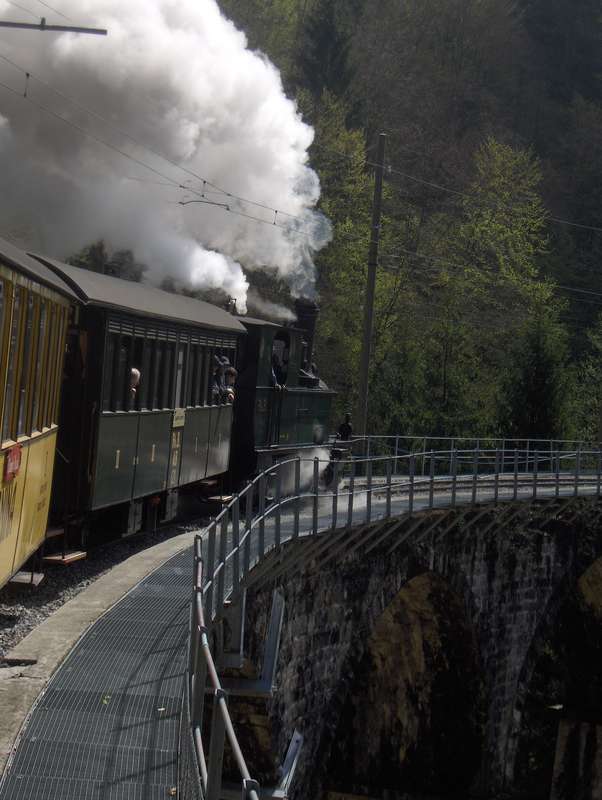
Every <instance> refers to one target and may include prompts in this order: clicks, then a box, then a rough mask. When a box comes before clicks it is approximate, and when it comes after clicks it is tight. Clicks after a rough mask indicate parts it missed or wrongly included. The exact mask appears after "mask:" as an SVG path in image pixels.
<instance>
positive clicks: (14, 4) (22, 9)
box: [6, 0, 40, 20]
mask: <svg viewBox="0 0 602 800" xmlns="http://www.w3.org/2000/svg"><path fill="white" fill-rule="evenodd" d="M6 2H7V3H8V5H9V6H14V7H15V8H18V9H19V10H20V11H24V12H25V13H26V14H29V15H30V16H31V17H33V18H34V19H37V20H39V19H40V16H39V14H34V12H33V11H30V9H29V8H25V6H21V5H19V3H15V2H14V0H6Z"/></svg>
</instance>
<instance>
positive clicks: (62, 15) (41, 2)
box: [37, 0, 74, 22]
mask: <svg viewBox="0 0 602 800" xmlns="http://www.w3.org/2000/svg"><path fill="white" fill-rule="evenodd" d="M37 2H38V3H39V4H40V5H41V6H44V8H48V9H49V10H50V11H54V13H55V14H58V15H59V17H62V18H63V19H66V20H67V22H74V20H73V19H72V18H71V17H68V16H67V15H66V14H63V12H62V11H59V10H58V8H54V7H53V6H51V5H49V4H48V3H45V2H44V0H37Z"/></svg>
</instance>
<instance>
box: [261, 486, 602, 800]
mask: <svg viewBox="0 0 602 800" xmlns="http://www.w3.org/2000/svg"><path fill="white" fill-rule="evenodd" d="M599 512H600V508H599V506H598V505H597V504H595V503H594V502H593V501H590V502H588V501H579V504H575V505H573V506H572V508H571V510H570V513H571V516H572V515H573V514H575V513H576V516H575V517H574V519H569V518H568V511H567V512H566V513H564V512H563V513H561V514H559V515H557V516H555V517H553V518H552V519H551V520H550V519H548V518H547V515H546V513H545V512H544V511H543V510H542V509H541V508H540V507H539V506H538V505H536V504H532V505H528V504H526V505H525V506H524V508H523V509H522V511H521V513H520V514H519V516H517V517H515V518H514V519H512V520H511V521H510V522H505V520H507V519H508V516H507V515H508V511H507V509H506V508H503V507H498V508H491V510H490V512H489V513H487V514H486V515H485V516H481V517H480V518H479V522H478V523H476V524H475V526H473V527H467V526H466V525H465V523H464V522H463V521H462V520H461V519H460V518H459V524H458V525H457V527H456V528H455V529H453V530H452V531H451V532H450V533H449V534H447V535H446V536H445V537H441V538H437V533H436V532H435V535H432V536H430V537H429V540H428V541H426V542H425V541H423V542H421V543H420V544H413V543H412V542H411V540H409V541H408V542H407V543H406V544H405V545H403V546H402V547H400V548H399V549H398V550H396V551H395V552H394V553H393V554H391V555H386V554H384V553H382V552H380V553H379V552H378V551H373V552H372V553H370V554H369V556H367V557H364V556H363V555H362V553H361V551H358V552H356V553H355V554H353V555H352V556H351V557H348V558H343V559H341V560H340V561H339V562H338V563H336V562H331V563H330V564H329V565H328V566H327V568H326V569H325V570H320V568H319V566H318V565H317V564H315V563H310V564H308V565H306V566H305V567H304V569H303V571H302V573H301V574H297V575H296V576H294V577H292V578H291V577H288V578H286V579H285V580H284V581H283V583H282V588H283V590H284V593H285V599H286V614H285V623H284V627H283V632H282V643H281V650H280V656H279V661H278V671H277V685H278V689H277V691H276V693H275V696H274V698H273V700H272V701H271V705H270V709H269V713H270V717H271V719H272V723H273V730H274V739H275V741H274V745H275V746H276V747H277V750H278V751H279V752H280V753H283V752H284V750H285V748H286V745H287V744H288V741H289V739H290V736H291V735H292V731H293V729H294V728H295V727H296V728H298V729H300V730H301V732H302V733H303V735H304V737H305V743H304V747H303V751H302V758H301V762H300V764H299V768H298V772H297V777H296V780H295V787H296V788H295V792H294V795H295V797H297V798H310V797H320V796H321V793H322V791H323V790H324V789H325V788H327V786H328V779H327V775H325V771H326V768H327V765H328V762H329V758H330V752H331V747H332V742H333V737H334V736H335V735H336V729H337V726H338V723H339V717H340V714H341V710H342V708H343V705H344V701H345V696H346V692H348V691H349V690H350V689H349V687H350V686H351V683H352V679H353V673H354V666H355V665H356V664H357V663H358V661H359V659H361V657H362V655H363V653H364V648H365V644H366V641H367V639H368V635H369V632H370V631H371V630H372V629H373V627H374V625H375V621H376V620H377V619H378V618H379V616H380V615H381V614H382V612H383V611H384V610H385V609H386V608H387V607H388V605H389V604H390V603H391V602H392V600H393V599H394V598H395V596H396V595H397V594H398V592H399V591H400V589H401V588H402V587H403V586H404V585H405V584H406V583H407V582H408V581H409V580H410V579H411V578H412V577H414V576H416V575H420V574H422V573H424V572H429V571H431V572H434V573H435V574H437V575H439V576H441V577H442V578H444V579H445V581H446V582H447V584H448V585H449V587H450V588H451V589H452V590H453V592H454V593H455V594H456V596H457V597H458V598H459V599H460V601H461V603H462V604H463V607H464V610H465V613H466V616H467V618H468V619H469V620H470V623H471V624H472V626H473V629H474V635H475V638H476V641H477V642H478V647H479V652H480V661H481V664H482V673H483V674H482V675H481V676H480V677H481V680H482V683H483V685H484V708H483V713H484V742H483V761H482V764H481V765H480V769H479V777H478V779H477V781H476V783H475V786H474V793H475V795H476V796H479V795H480V796H483V797H491V796H493V795H494V794H495V793H496V792H497V791H499V790H500V789H502V788H511V785H512V779H513V769H514V757H515V753H516V746H517V740H518V733H519V729H520V702H521V697H522V693H524V687H525V686H526V684H527V683H528V680H529V669H530V668H531V667H530V665H531V664H532V663H533V662H534V659H535V656H534V653H533V650H534V648H535V647H536V642H537V635H538V631H539V630H540V629H541V628H542V626H544V625H545V624H546V620H548V619H549V617H550V615H551V614H553V613H554V612H555V608H556V607H557V606H558V604H559V603H560V601H561V599H562V597H563V596H564V594H565V592H566V591H567V590H568V587H570V586H571V585H574V583H575V581H576V580H577V579H578V578H579V576H580V574H581V573H582V572H583V571H584V570H585V569H586V568H587V566H588V565H589V564H591V563H592V562H593V560H595V558H596V557H597V556H598V555H599V553H600V550H601V540H602V537H601V536H600V531H601V525H600V523H599V521H598V514H599ZM455 513H457V514H459V513H460V512H455ZM448 522H449V519H448V520H446V524H448ZM388 545H390V542H389V543H388ZM289 546H292V547H294V546H296V545H289ZM272 588H273V586H269V585H268V586H265V587H264V588H263V589H262V590H261V591H260V592H258V593H255V594H253V593H250V596H249V598H248V601H247V608H248V609H249V611H248V614H249V616H250V619H249V627H248V631H249V636H248V639H249V646H250V648H251V651H253V650H256V649H258V648H259V647H260V644H259V643H260V641H261V635H260V634H261V632H262V630H263V628H264V625H265V619H266V616H267V613H268V611H269V606H270V602H271V600H270V598H271V591H272ZM259 657H260V656H259ZM366 735H367V736H369V735H370V732H369V731H367V732H366Z"/></svg>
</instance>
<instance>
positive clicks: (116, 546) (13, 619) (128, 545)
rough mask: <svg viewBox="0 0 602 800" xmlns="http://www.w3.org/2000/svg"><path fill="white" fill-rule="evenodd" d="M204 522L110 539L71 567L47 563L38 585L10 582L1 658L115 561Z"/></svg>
mask: <svg viewBox="0 0 602 800" xmlns="http://www.w3.org/2000/svg"><path fill="white" fill-rule="evenodd" d="M205 524H206V522H205V521H204V520H196V521H195V522H187V523H181V524H173V525H170V526H166V527H164V528H160V529H159V530H157V531H156V532H155V533H146V534H141V535H137V536H132V537H129V538H127V539H118V540H115V541H111V542H107V543H106V544H102V545H98V546H96V547H94V548H93V549H90V550H89V551H88V557H87V558H86V559H83V560H81V561H76V562H74V563H73V564H70V565H68V566H62V565H59V564H44V565H43V567H42V569H43V572H44V580H43V581H42V582H41V583H40V584H39V585H38V586H32V585H30V584H10V583H9V584H7V585H6V586H4V587H3V588H2V589H0V659H1V658H3V657H4V656H5V655H6V654H7V653H8V652H9V651H10V650H11V649H12V648H13V647H14V646H15V645H16V644H18V643H19V642H20V641H21V639H23V638H24V637H25V636H27V634H28V633H29V632H30V631H32V630H33V629H34V628H35V627H36V626H37V625H39V624H40V623H41V622H43V621H44V620H45V619H46V618H47V617H48V616H50V614H52V612H53V611H56V609H57V608H59V607H60V606H62V605H63V604H64V603H66V602H67V601H68V600H71V599H72V598H73V597H75V596H76V595H77V594H79V592H81V591H82V590H83V589H85V588H86V586H89V585H90V584H91V583H93V582H94V581H95V580H97V579H98V578H100V577H101V575H104V574H106V573H107V572H109V571H110V570H111V569H112V568H113V567H114V566H115V565H116V564H119V563H121V562H122V561H125V560H126V559H128V558H130V556H133V555H135V554H136V553H139V552H141V551H142V550H146V549H147V548H149V547H152V546H153V545H156V544H159V543H160V542H163V541H165V540H167V539H171V538H172V537H174V536H179V535H180V534H183V533H193V532H195V531H199V530H202V528H203V527H204V525H205ZM0 667H2V662H1V661H0Z"/></svg>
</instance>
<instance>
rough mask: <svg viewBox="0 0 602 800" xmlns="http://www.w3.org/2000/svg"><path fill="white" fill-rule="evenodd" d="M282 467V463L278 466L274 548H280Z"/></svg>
mask: <svg viewBox="0 0 602 800" xmlns="http://www.w3.org/2000/svg"><path fill="white" fill-rule="evenodd" d="M281 472H282V467H281V465H280V463H277V464H276V499H275V502H276V515H275V518H274V546H275V547H280V522H281V519H282V517H281V508H280V502H281V499H282V474H281Z"/></svg>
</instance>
